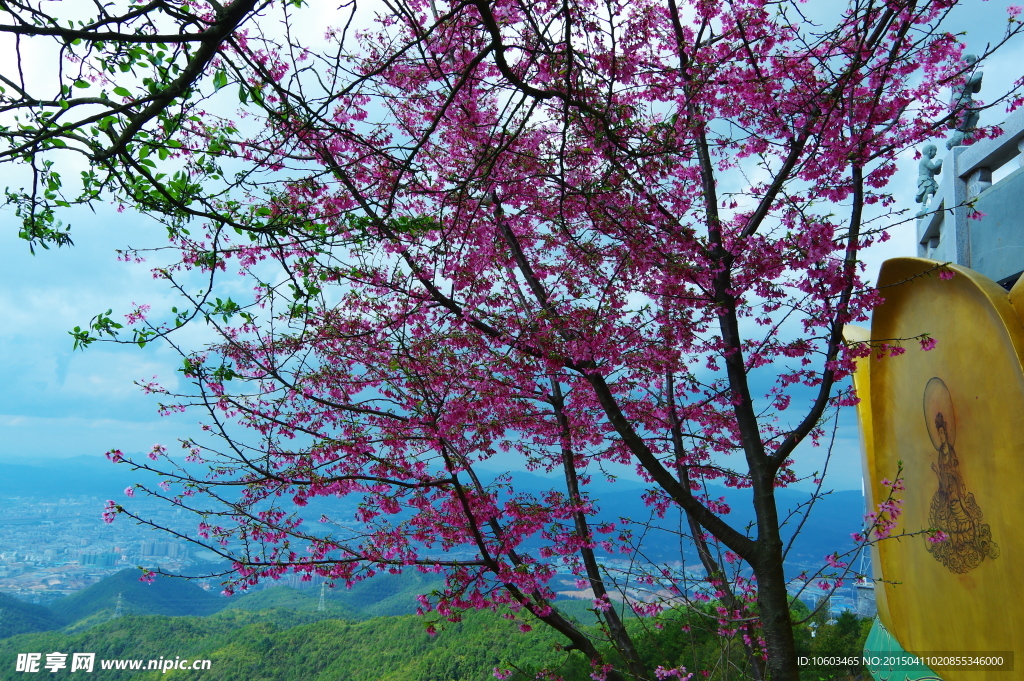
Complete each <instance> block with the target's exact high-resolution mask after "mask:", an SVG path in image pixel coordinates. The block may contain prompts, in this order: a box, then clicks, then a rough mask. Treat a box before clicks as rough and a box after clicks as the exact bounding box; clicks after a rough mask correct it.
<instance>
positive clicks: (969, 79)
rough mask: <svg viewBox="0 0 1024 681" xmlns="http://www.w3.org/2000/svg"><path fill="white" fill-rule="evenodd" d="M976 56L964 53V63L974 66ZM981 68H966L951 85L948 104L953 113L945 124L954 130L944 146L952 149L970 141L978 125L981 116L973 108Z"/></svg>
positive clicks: (979, 82) (978, 87)
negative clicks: (965, 71)
mask: <svg viewBox="0 0 1024 681" xmlns="http://www.w3.org/2000/svg"><path fill="white" fill-rule="evenodd" d="M977 62H978V58H977V57H976V56H974V55H973V54H968V55H964V63H966V64H967V65H968V66H974V64H976V63H977ZM981 78H982V72H981V69H978V68H975V69H971V70H968V71H967V73H965V74H964V76H963V78H962V79H961V80H960V81H959V82H958V83H957V84H956V85H954V86H953V95H952V97H951V98H950V106H951V107H952V108H953V113H952V114H951V115H950V117H949V122H948V123H947V124H946V125H947V127H949V128H955V129H956V132H954V133H953V136H952V137H951V138H950V139H949V140H948V141H947V142H946V148H947V149H952V148H953V147H959V146H961V145H962V144H964V143H966V142H968V141H970V139H971V133H973V132H974V131H975V130H976V129H977V127H978V119H979V118H980V117H981V112H980V110H979V109H977V108H975V107H974V106H973V105H974V95H975V93H978V92H981Z"/></svg>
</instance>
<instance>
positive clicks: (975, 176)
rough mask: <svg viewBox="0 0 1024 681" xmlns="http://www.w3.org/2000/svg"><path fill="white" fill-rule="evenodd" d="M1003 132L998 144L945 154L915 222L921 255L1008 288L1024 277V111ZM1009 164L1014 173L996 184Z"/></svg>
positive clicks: (990, 141) (1012, 117) (985, 142)
mask: <svg viewBox="0 0 1024 681" xmlns="http://www.w3.org/2000/svg"><path fill="white" fill-rule="evenodd" d="M1001 127H1002V129H1003V134H1002V135H1001V136H999V137H997V138H995V139H985V140H979V141H977V142H975V143H974V144H972V145H971V146H968V147H953V149H952V150H951V151H950V152H948V153H947V154H946V157H945V158H944V159H943V162H942V173H941V175H940V176H939V190H938V192H936V194H935V198H934V199H932V201H931V203H930V205H929V208H928V213H927V214H926V215H924V216H923V217H920V218H918V220H917V243H918V246H917V254H918V255H919V256H921V257H924V258H932V259H934V260H941V261H945V262H953V263H956V264H958V265H963V266H965V267H970V268H971V269H973V270H976V271H978V272H981V273H982V274H984V275H985V276H987V277H990V278H991V279H995V280H996V281H998V282H999V283H1001V284H1003V285H1004V286H1006V287H1007V288H1008V287H1009V286H1012V285H1013V282H1015V281H1016V280H1017V279H1018V278H1019V277H1020V275H1021V273H1022V272H1024V109H1022V110H1018V111H1016V112H1014V113H1013V114H1011V115H1010V116H1009V117H1008V118H1007V119H1006V122H1005V123H1004V124H1003V125H1002V126H1001ZM1011 163H1012V164H1013V165H1014V167H1013V168H1012V172H1010V173H1009V174H1007V175H1006V176H1005V177H1002V179H1000V180H999V181H998V182H995V183H993V182H992V176H993V173H995V172H997V171H999V170H1000V169H1001V168H1002V169H1004V170H1006V168H1004V166H1006V165H1007V164H1011ZM1000 174H1002V173H1000ZM972 215H973V217H972Z"/></svg>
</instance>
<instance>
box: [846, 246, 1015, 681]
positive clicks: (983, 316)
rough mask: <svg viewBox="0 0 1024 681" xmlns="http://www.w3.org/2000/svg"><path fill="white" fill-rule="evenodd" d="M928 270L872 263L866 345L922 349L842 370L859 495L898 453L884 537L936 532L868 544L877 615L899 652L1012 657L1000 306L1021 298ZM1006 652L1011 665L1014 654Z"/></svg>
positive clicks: (999, 676) (1011, 530)
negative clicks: (863, 397) (880, 601)
mask: <svg viewBox="0 0 1024 681" xmlns="http://www.w3.org/2000/svg"><path fill="white" fill-rule="evenodd" d="M937 265H938V263H936V262H934V261H930V260H923V259H919V258H900V259H896V260H890V261H888V262H886V263H885V264H884V265H883V267H882V272H881V274H880V276H879V283H878V285H879V288H880V290H881V291H882V295H883V296H884V297H885V303H884V304H883V305H882V306H880V307H879V308H878V309H877V310H876V311H875V313H874V316H873V319H872V327H871V338H872V339H873V340H874V341H875V342H876V343H877V342H880V341H887V342H894V341H896V340H897V339H911V338H913V337H915V336H919V335H920V334H922V333H928V334H930V335H931V336H932V338H934V339H935V340H936V341H937V345H936V347H935V348H934V349H933V350H930V351H924V350H922V349H921V347H920V345H919V344H918V343H917V342H916V341H914V340H908V341H905V342H904V343H903V345H904V346H905V347H906V353H905V354H903V355H902V356H898V357H886V358H884V359H876V358H870V359H868V360H865V362H866V363H868V366H867V367H864V366H863V365H862V366H861V367H860V368H859V370H858V376H857V378H856V379H855V380H857V382H858V387H859V386H860V385H862V384H866V387H867V391H866V392H867V393H868V395H869V398H868V400H867V401H868V404H867V405H863V404H862V406H861V409H862V410H865V409H866V410H867V412H868V413H867V414H866V415H865V417H864V421H863V423H864V424H865V427H866V428H869V429H870V431H871V435H870V437H869V438H868V439H867V440H866V443H867V446H868V448H869V450H868V453H866V455H865V465H866V467H867V472H868V475H867V477H868V478H869V480H870V486H871V489H870V492H869V496H870V498H872V499H874V500H875V501H878V500H880V499H884V498H885V497H886V496H887V494H888V490H887V489H886V488H884V487H882V485H881V484H880V480H881V479H882V478H890V479H892V478H894V477H895V476H896V471H897V465H898V462H899V461H902V462H903V479H904V484H905V486H906V490H905V492H903V494H902V498H903V510H902V516H901V518H900V523H899V526H898V528H897V533H898V532H908V533H909V532H917V531H920V530H924V529H927V528H937V529H940V530H942V531H943V532H945V533H946V534H947V535H949V538H948V539H947V540H946V541H945V542H941V543H937V544H935V543H931V542H929V541H928V540H927V539H926V538H925V537H924V536H914V537H909V538H903V539H899V540H892V539H890V540H886V541H883V542H881V543H880V544H879V546H878V548H877V554H876V555H877V557H878V562H877V563H876V565H877V567H878V568H880V570H879V571H880V573H881V576H882V578H883V579H885V580H886V584H885V586H884V587H883V589H884V598H885V601H886V604H887V605H886V608H885V612H884V614H883V612H882V611H881V608H880V613H879V614H880V618H881V619H882V621H883V623H884V625H885V627H886V628H887V629H888V630H889V631H890V632H892V634H893V635H894V636H895V637H896V639H897V640H898V641H899V642H900V644H901V645H902V646H903V648H904V649H906V650H907V651H910V652H914V653H919V654H921V653H940V654H941V653H980V652H995V651H1015V652H1017V653H1019V652H1021V648H1024V607H1021V605H1020V596H1019V595H1018V593H1019V589H1020V588H1021V585H1022V584H1024V563H1022V559H1024V529H1022V528H1021V526H1020V522H1019V520H1018V519H1019V517H1020V514H1021V511H1022V510H1024V456H1022V454H1024V372H1022V362H1021V358H1022V357H1024V325H1022V324H1021V319H1020V317H1018V315H1017V312H1016V310H1015V305H1014V304H1013V303H1014V302H1017V299H1018V298H1019V299H1020V300H1024V296H1021V295H1019V294H1020V293H1021V292H1015V296H1014V299H1015V300H1014V301H1013V302H1011V298H1010V296H1009V295H1007V293H1006V291H1004V290H1003V289H1002V288H1001V287H999V286H998V285H997V284H996V283H995V282H993V281H991V280H989V279H987V278H985V277H983V276H981V275H979V274H977V273H976V272H973V271H971V270H967V269H965V268H960V267H955V266H953V267H951V269H953V270H954V271H955V273H956V276H954V277H953V279H951V280H948V281H944V280H942V279H940V278H939V277H938V276H937V274H936V273H935V271H934V268H935V267H936V266H937ZM929 272H931V273H929ZM1021 307H1024V306H1021ZM864 369H867V371H866V372H865V371H864ZM861 374H866V375H865V376H862V375H861ZM1017 657H1019V658H1020V660H1019V662H1018V664H1020V665H1024V656H1021V655H1017ZM1016 673H1017V674H1020V673H1024V668H1022V669H1021V670H1018V671H1017V672H1016ZM940 674H941V675H942V677H943V678H944V679H946V681H960V680H961V679H964V680H978V681H981V680H982V679H985V680H988V679H992V680H999V681H1005V680H1006V679H1007V678H1008V677H1007V672H1005V671H974V670H971V671H968V670H966V669H962V670H957V669H942V670H941V671H940ZM1012 675H1013V674H1011V676H1012Z"/></svg>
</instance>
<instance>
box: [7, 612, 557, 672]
mask: <svg viewBox="0 0 1024 681" xmlns="http://www.w3.org/2000/svg"><path fill="white" fill-rule="evenodd" d="M315 619H316V616H315V615H314V614H307V615H298V614H295V613H288V612H286V611H281V610H275V611H266V612H263V613H252V612H243V611H238V610H231V611H226V612H223V613H220V614H217V615H214V616H212V617H204V618H201V617H174V618H169V617H156V616H144V617H136V616H126V617H121V618H119V619H116V620H112V621H110V622H107V623H105V624H101V625H98V626H95V627H93V628H91V629H89V630H88V631H85V632H83V633H80V634H74V635H68V634H62V633H58V632H44V633H38V634H25V635H21V636H16V637H13V638H9V639H6V640H4V641H0V679H15V678H19V679H20V678H24V676H23V674H24V673H23V672H15V671H14V669H15V664H14V663H15V658H16V656H17V654H18V653H25V652H39V653H43V654H44V655H45V653H48V652H52V651H61V652H68V653H71V652H93V653H96V657H97V660H99V659H114V658H134V659H156V658H159V657H161V656H162V657H165V658H167V657H172V658H173V657H174V656H181V657H182V658H190V659H195V658H205V659H210V660H212V664H211V668H210V670H208V671H198V672H191V671H190V672H182V671H171V672H169V673H167V674H159V673H156V672H137V671H127V670H125V671H116V670H106V671H103V670H99V669H97V670H96V672H94V673H95V674H96V675H97V676H96V677H95V678H98V679H103V680H110V681H115V680H120V679H129V678H131V679H140V680H141V679H157V678H174V679H208V680H214V679H216V680H217V681H260V680H264V681H271V680H273V681H291V680H293V679H294V680H296V681H300V680H301V681H318V680H323V681H328V680H329V681H378V680H379V681H415V680H418V679H419V680H423V681H426V680H428V679H432V680H436V681H442V680H450V681H456V680H463V679H465V680H469V679H480V680H481V681H483V680H484V679H491V678H493V676H492V671H493V668H494V667H495V666H497V665H499V664H501V663H503V662H504V661H506V660H510V659H511V660H515V661H517V662H518V664H520V665H527V666H538V667H539V666H544V665H546V664H550V663H551V659H552V655H553V654H554V653H555V651H554V642H555V637H554V636H553V635H552V634H550V633H548V632H545V631H534V632H531V633H530V634H522V633H521V632H519V630H518V629H517V625H516V624H515V623H514V622H510V621H508V620H505V619H503V618H501V617H499V616H497V615H495V614H493V613H490V612H482V613H472V614H470V615H469V616H467V618H466V619H465V620H464V621H463V622H460V623H458V624H446V625H445V626H444V627H443V628H441V629H440V630H439V632H438V633H437V635H435V636H431V635H429V634H427V632H426V630H425V626H424V621H423V619H422V618H419V617H416V616H402V617H380V618H375V619H372V620H368V621H364V622H349V621H345V620H336V619H327V620H321V621H311V620H315ZM559 655H561V656H564V653H560V654H559ZM47 675H48V677H63V676H65V675H67V676H71V674H70V672H67V671H66V670H65V671H61V672H58V673H56V674H50V673H49V672H47ZM72 678H74V677H72Z"/></svg>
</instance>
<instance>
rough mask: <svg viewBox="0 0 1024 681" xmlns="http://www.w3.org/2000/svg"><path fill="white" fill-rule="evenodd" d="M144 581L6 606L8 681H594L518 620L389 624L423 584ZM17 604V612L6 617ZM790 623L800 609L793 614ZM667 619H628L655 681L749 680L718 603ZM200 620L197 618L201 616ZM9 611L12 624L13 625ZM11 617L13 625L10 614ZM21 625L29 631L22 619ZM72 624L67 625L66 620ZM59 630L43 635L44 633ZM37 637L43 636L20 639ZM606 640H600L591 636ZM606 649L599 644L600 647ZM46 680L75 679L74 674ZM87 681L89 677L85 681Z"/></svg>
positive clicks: (581, 607)
mask: <svg viewBox="0 0 1024 681" xmlns="http://www.w3.org/2000/svg"><path fill="white" fill-rule="evenodd" d="M137 579H138V573H137V572H135V571H126V572H125V573H122V574H120V575H116V576H115V577H113V578H110V579H108V580H106V581H104V582H101V583H100V584H97V585H95V586H94V587H91V588H90V589H88V590H85V591H82V592H81V593H79V594H77V595H76V596H74V597H71V598H68V599H65V600H64V601H63V602H59V604H58V605H59V608H60V610H59V612H60V613H62V615H63V617H67V618H73V617H74V615H75V614H80V615H82V614H84V618H83V619H78V620H74V621H72V620H71V619H64V618H63V617H61V616H58V615H56V614H50V611H48V610H47V609H46V608H43V607H40V606H29V605H27V604H24V603H20V602H17V601H13V600H12V602H10V603H8V602H7V600H5V599H4V598H3V597H2V596H0V610H2V611H3V613H4V621H7V620H10V621H11V622H15V623H19V622H20V624H18V626H20V627H21V628H20V629H17V628H16V627H13V625H12V630H11V632H10V633H12V634H14V633H17V634H18V635H15V636H10V637H8V638H4V639H2V640H0V681H3V680H4V679H23V678H26V677H25V676H24V672H18V671H16V669H15V659H16V657H17V655H18V654H19V653H40V654H42V655H43V656H44V659H45V655H46V654H47V653H51V652H54V651H60V652H63V653H75V652H82V653H95V654H96V657H97V660H102V659H107V660H113V659H129V660H143V661H147V662H148V660H156V659H158V658H161V657H162V658H165V659H174V658H175V657H176V656H177V657H180V658H183V659H189V660H193V659H209V660H211V661H212V664H211V667H210V669H209V670H205V671H170V672H168V673H166V674H161V673H160V672H156V671H135V670H130V669H122V670H116V669H114V670H104V669H101V668H100V667H99V665H98V663H97V668H96V670H95V671H94V676H89V677H88V678H95V679H97V680H98V681H108V680H109V681H120V680H122V679H123V680H125V681H127V680H128V679H138V680H143V681H145V680H149V681H155V679H158V678H160V679H165V678H168V679H179V680H181V681H192V680H196V681H198V680H202V681H293V680H294V681H475V680H477V679H479V680H481V681H483V680H485V679H492V678H493V670H494V667H496V666H501V667H504V668H512V669H518V670H520V671H521V673H520V674H517V675H516V676H515V677H514V678H515V679H516V680H517V681H525V680H526V679H532V678H534V677H535V674H536V672H538V671H540V670H542V669H545V668H547V669H551V670H554V671H556V672H557V674H559V675H560V676H561V677H562V678H564V679H565V680H566V681H589V679H590V673H591V671H592V670H591V669H590V667H589V665H588V664H587V663H585V662H584V661H583V660H582V659H581V658H580V656H579V654H578V653H566V652H564V651H562V650H561V649H560V648H559V646H558V644H559V643H563V642H564V641H562V640H561V638H560V637H559V636H557V635H556V634H554V633H553V632H552V631H551V630H550V629H548V628H546V627H545V626H544V625H543V624H540V623H536V622H534V623H532V624H533V627H534V628H533V631H531V632H529V633H526V634H524V633H522V632H521V631H520V630H519V627H520V625H522V624H524V621H523V620H522V619H521V617H518V616H517V617H516V618H513V620H512V621H510V620H509V619H506V618H504V617H502V616H501V615H500V614H497V613H492V612H472V613H467V614H466V615H465V619H464V620H463V621H461V622H458V623H448V622H446V621H441V622H436V624H437V626H438V630H439V631H438V633H437V635H435V636H431V635H429V634H428V633H427V631H426V626H427V624H428V623H429V622H430V618H424V617H418V616H414V615H393V614H392V615H390V616H376V617H375V616H374V615H386V614H389V613H395V612H406V613H408V612H411V611H412V610H414V609H415V607H416V601H415V599H414V595H415V594H417V593H429V592H430V591H431V590H432V589H433V588H435V587H436V586H437V583H434V582H432V581H431V580H430V579H429V578H428V577H427V576H419V575H405V576H401V577H398V576H394V575H382V576H378V577H377V578H375V579H373V580H368V581H366V582H362V583H360V584H357V585H356V586H355V588H354V589H353V590H351V591H348V590H345V589H335V590H327V591H325V599H324V601H325V606H326V607H325V610H324V611H322V612H321V611H318V607H317V606H318V604H319V595H320V590H319V589H316V588H313V589H306V590H295V589H291V588H288V587H284V586H278V587H273V588H270V589H265V590H261V591H256V592H253V593H250V594H244V595H238V596H235V597H233V598H222V597H219V596H215V595H212V594H209V593H207V592H205V591H202V590H201V589H199V588H198V587H196V586H194V585H193V584H191V583H187V582H181V581H177V580H158V581H157V582H156V583H155V584H153V585H147V584H144V583H139V582H138V581H137ZM118 593H120V594H122V611H123V612H124V613H125V615H124V616H122V617H119V618H112V616H113V608H112V604H113V603H114V602H116V594H118ZM557 605H558V607H559V608H561V609H562V610H563V612H564V614H566V615H567V616H569V617H571V618H574V619H576V620H577V621H579V622H580V623H581V624H583V625H593V624H594V621H595V618H594V614H593V612H591V611H588V608H589V607H591V604H590V602H589V601H559V602H558V603H557ZM5 606H9V607H5ZM225 606H226V607H227V609H223V610H221V611H220V612H217V613H216V614H211V615H208V616H205V617H196V616H189V617H185V616H179V617H168V616H164V615H152V614H141V613H146V612H168V611H170V612H175V611H179V612H180V610H181V609H185V608H199V609H202V608H210V609H214V608H216V609H220V608H224V607H225ZM794 607H795V610H796V611H795V614H796V615H797V616H796V618H795V619H796V620H802V619H804V618H805V617H806V616H807V615H808V613H807V611H806V607H804V606H803V605H802V604H800V603H799V602H797V603H796V604H795V606H794ZM701 608H703V609H704V610H706V612H705V611H702V610H700V609H697V608H696V607H691V608H689V609H686V610H679V611H673V612H668V613H664V614H663V615H662V616H660V617H658V618H654V619H652V618H636V617H631V618H627V620H626V625H627V626H628V627H629V628H630V629H632V630H634V637H633V638H634V640H635V642H636V644H637V650H638V652H639V653H640V655H641V657H642V659H644V660H645V661H647V663H648V665H649V666H650V668H651V669H653V668H654V667H656V666H658V665H664V666H666V667H675V666H679V665H680V664H682V665H685V666H686V667H687V668H688V669H689V670H691V671H702V670H708V671H711V672H712V674H711V676H710V677H709V678H710V679H711V680H712V681H741V680H742V679H745V678H746V677H745V676H744V674H743V671H742V667H743V665H744V662H745V657H744V654H743V651H742V647H741V645H740V643H739V641H738V639H736V638H735V637H734V638H733V639H731V640H730V639H724V638H722V637H721V636H719V635H718V633H717V631H716V630H717V624H716V623H715V618H714V616H713V605H712V604H704V605H703V606H701ZM200 611H202V610H200ZM9 613H14V614H9ZM15 615H16V616H15ZM18 618H21V619H18ZM817 619H818V620H820V621H816V624H817V625H818V626H819V628H818V636H817V637H816V638H813V639H812V638H811V635H810V629H809V628H808V627H807V625H800V626H799V627H798V630H797V634H798V637H797V645H798V650H799V651H800V654H807V655H826V656H836V655H839V656H845V655H847V654H849V653H850V652H851V651H859V650H861V649H862V648H863V639H864V636H865V635H866V632H867V629H866V628H865V624H870V621H869V620H859V619H858V618H857V617H855V616H854V615H852V614H850V613H844V614H843V615H842V616H840V617H839V618H838V621H837V622H835V623H834V624H831V623H829V622H828V621H826V620H827V619H828V618H827V616H825V615H822V616H821V617H818V618H817ZM67 621H71V622H72V623H71V624H68V625H67V626H64V628H63V629H59V628H60V627H61V626H63V623H64V622H67ZM48 627H49V628H53V630H52V631H42V632H38V630H39V629H44V628H48ZM33 629H34V630H36V631H37V632H38V633H20V632H29V631H32V630H33ZM592 632H593V634H594V635H595V637H596V638H597V639H598V640H600V638H601V637H600V632H599V631H598V630H597V629H596V628H594V629H592ZM599 645H603V644H600V643H599ZM40 671H41V673H43V674H45V675H46V676H47V677H48V678H53V677H61V678H64V677H69V678H71V679H75V678H79V677H80V674H78V672H75V673H74V675H73V676H70V675H71V672H69V671H68V670H63V671H59V672H57V673H51V672H49V671H47V670H45V669H43V668H42V667H41V668H40ZM804 671H805V672H806V673H805V674H804V676H806V681H810V680H811V679H813V680H814V681H819V680H820V679H834V680H839V679H843V680H846V679H849V678H851V677H849V676H847V675H846V674H845V673H843V672H842V671H841V670H839V669H837V668H835V667H830V668H823V669H812V668H807V669H805V670H804ZM82 678H85V677H82Z"/></svg>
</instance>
